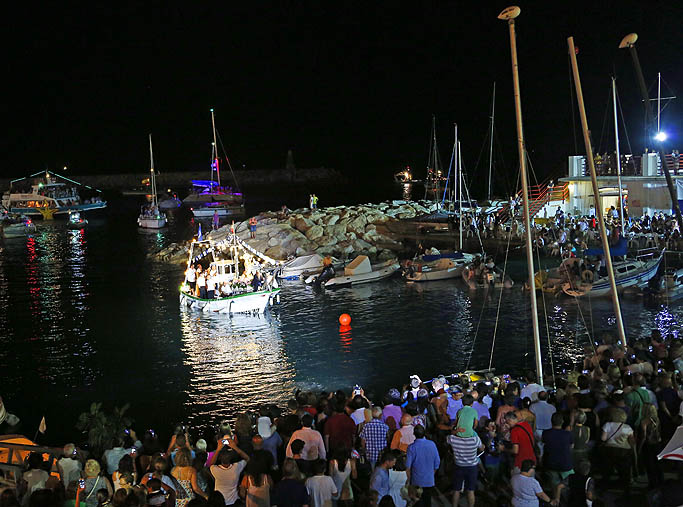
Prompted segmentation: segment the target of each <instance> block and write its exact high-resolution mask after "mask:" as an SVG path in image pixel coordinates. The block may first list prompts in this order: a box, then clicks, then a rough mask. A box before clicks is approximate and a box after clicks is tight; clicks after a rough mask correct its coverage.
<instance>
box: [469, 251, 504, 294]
mask: <svg viewBox="0 0 683 507" xmlns="http://www.w3.org/2000/svg"><path fill="white" fill-rule="evenodd" d="M462 279H463V280H464V282H465V283H466V284H467V286H468V287H469V288H470V289H487V288H491V287H493V288H496V289H509V288H511V287H512V286H513V285H514V284H515V282H513V281H512V279H511V278H510V277H509V276H508V275H507V273H504V272H503V270H502V269H500V268H499V267H498V266H496V265H495V264H494V263H493V261H492V260H491V259H489V260H487V261H486V262H483V261H482V259H481V257H480V256H477V258H476V259H475V260H474V261H473V262H471V263H469V264H467V265H466V266H465V267H464V268H463V270H462Z"/></svg>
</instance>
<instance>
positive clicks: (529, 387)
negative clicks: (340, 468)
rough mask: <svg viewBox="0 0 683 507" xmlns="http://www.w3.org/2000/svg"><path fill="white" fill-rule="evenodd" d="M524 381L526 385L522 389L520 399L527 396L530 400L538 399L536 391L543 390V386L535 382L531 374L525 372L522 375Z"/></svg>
mask: <svg viewBox="0 0 683 507" xmlns="http://www.w3.org/2000/svg"><path fill="white" fill-rule="evenodd" d="M524 380H525V381H526V386H524V388H523V389H522V392H521V393H520V397H521V398H522V399H524V398H529V399H530V400H531V401H536V400H538V393H539V392H540V391H545V387H543V386H542V385H540V384H537V383H536V378H535V377H534V376H533V375H532V374H527V375H525V376H524Z"/></svg>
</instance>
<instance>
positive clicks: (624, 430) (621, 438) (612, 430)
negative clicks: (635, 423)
mask: <svg viewBox="0 0 683 507" xmlns="http://www.w3.org/2000/svg"><path fill="white" fill-rule="evenodd" d="M602 431H603V432H604V433H605V438H608V439H609V440H606V441H605V445H606V446H609V447H619V448H621V449H630V448H631V444H629V443H628V437H629V436H631V435H633V429H632V428H631V427H630V426H629V425H628V424H626V423H623V424H622V423H617V422H608V423H605V424H604V425H603V427H602ZM613 434H614V436H612V435H613Z"/></svg>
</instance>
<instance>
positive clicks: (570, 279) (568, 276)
mask: <svg viewBox="0 0 683 507" xmlns="http://www.w3.org/2000/svg"><path fill="white" fill-rule="evenodd" d="M560 267H562V264H560ZM564 269H565V272H566V274H567V280H569V285H570V287H571V288H572V289H574V288H576V287H575V286H574V283H573V282H572V277H571V275H570V273H569V269H568V268H567V266H565V267H564ZM572 297H573V298H574V302H575V303H576V308H577V310H578V311H579V315H580V316H581V320H582V321H583V326H584V327H585V328H586V332H587V333H588V339H589V340H590V342H591V347H593V352H596V350H595V344H594V343H593V339H592V337H591V335H592V336H593V337H594V336H595V330H592V332H591V331H588V324H586V318H585V317H584V316H583V310H581V301H580V300H579V297H578V296H577V295H576V294H574V296H572ZM590 297H591V296H590V291H588V300H589V302H590ZM589 307H590V309H591V328H592V327H593V307H592V306H589Z"/></svg>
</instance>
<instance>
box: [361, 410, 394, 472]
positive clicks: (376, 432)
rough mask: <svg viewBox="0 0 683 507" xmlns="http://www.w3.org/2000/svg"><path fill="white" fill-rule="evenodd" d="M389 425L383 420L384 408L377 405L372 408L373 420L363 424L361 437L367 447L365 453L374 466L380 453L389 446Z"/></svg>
mask: <svg viewBox="0 0 683 507" xmlns="http://www.w3.org/2000/svg"><path fill="white" fill-rule="evenodd" d="M388 435H389V426H387V425H386V424H384V423H383V422H382V408H381V407H378V406H375V407H373V408H372V420H371V421H370V422H367V423H365V424H364V425H363V429H362V430H361V432H360V438H361V441H362V442H363V447H364V448H365V455H366V457H367V459H368V460H369V461H370V465H371V466H372V468H374V467H375V463H376V462H377V459H378V458H379V455H380V453H381V452H382V451H384V449H385V448H386V447H387V444H388V442H387V438H388Z"/></svg>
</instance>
